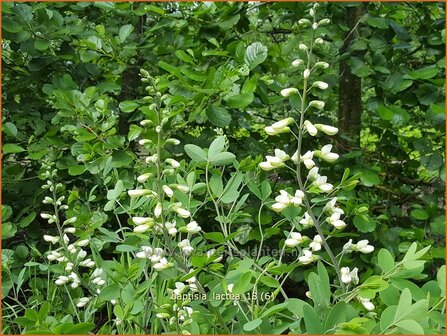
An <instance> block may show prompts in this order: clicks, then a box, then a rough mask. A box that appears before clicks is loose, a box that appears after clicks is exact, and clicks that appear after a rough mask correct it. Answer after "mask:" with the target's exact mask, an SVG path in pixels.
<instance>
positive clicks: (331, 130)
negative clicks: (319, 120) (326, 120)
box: [315, 124, 338, 135]
mask: <svg viewBox="0 0 447 336" xmlns="http://www.w3.org/2000/svg"><path fill="white" fill-rule="evenodd" d="M315 127H316V128H317V129H318V130H319V131H321V132H323V133H325V134H327V135H335V134H337V133H338V128H337V127H334V126H329V125H323V124H315Z"/></svg>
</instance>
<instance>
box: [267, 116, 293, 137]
mask: <svg viewBox="0 0 447 336" xmlns="http://www.w3.org/2000/svg"><path fill="white" fill-rule="evenodd" d="M293 121H294V120H293V118H285V119H282V120H280V121H277V122H275V123H273V124H272V125H271V126H267V127H266V128H265V131H266V133H267V134H268V135H277V134H279V133H285V132H288V131H290V128H289V127H288V125H290V124H291V123H293Z"/></svg>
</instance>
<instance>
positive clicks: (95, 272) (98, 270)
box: [90, 268, 103, 278]
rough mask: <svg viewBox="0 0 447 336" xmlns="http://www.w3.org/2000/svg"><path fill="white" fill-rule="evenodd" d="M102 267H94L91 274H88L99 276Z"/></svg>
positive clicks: (94, 276)
mask: <svg viewBox="0 0 447 336" xmlns="http://www.w3.org/2000/svg"><path fill="white" fill-rule="evenodd" d="M102 272H103V271H102V268H95V270H94V271H93V273H92V275H91V276H90V277H91V278H96V277H99V276H101V274H102Z"/></svg>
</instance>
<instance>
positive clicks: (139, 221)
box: [132, 217, 154, 225]
mask: <svg viewBox="0 0 447 336" xmlns="http://www.w3.org/2000/svg"><path fill="white" fill-rule="evenodd" d="M132 221H133V222H134V223H135V224H137V225H142V224H148V223H152V222H154V220H153V219H152V218H149V217H132Z"/></svg>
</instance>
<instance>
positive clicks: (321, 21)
mask: <svg viewBox="0 0 447 336" xmlns="http://www.w3.org/2000/svg"><path fill="white" fill-rule="evenodd" d="M330 22H331V20H329V19H322V20H320V21H318V25H319V26H325V25H327V24H329V23H330Z"/></svg>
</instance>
